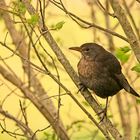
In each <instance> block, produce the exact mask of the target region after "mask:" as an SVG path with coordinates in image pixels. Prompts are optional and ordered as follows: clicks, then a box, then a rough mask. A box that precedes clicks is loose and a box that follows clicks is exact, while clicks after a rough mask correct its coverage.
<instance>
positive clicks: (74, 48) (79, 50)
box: [69, 47, 81, 52]
mask: <svg viewBox="0 0 140 140" xmlns="http://www.w3.org/2000/svg"><path fill="white" fill-rule="evenodd" d="M69 49H70V50H74V51H78V52H81V48H80V47H71V48H69Z"/></svg>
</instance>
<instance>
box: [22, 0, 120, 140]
mask: <svg viewBox="0 0 140 140" xmlns="http://www.w3.org/2000/svg"><path fill="white" fill-rule="evenodd" d="M22 1H23V3H24V4H25V6H26V8H27V10H28V12H29V13H30V14H35V10H34V8H33V7H32V5H30V3H29V1H28V0H22ZM39 29H40V32H41V34H43V32H45V34H43V36H44V38H45V40H46V41H47V42H48V44H49V45H50V47H51V48H52V50H53V51H54V53H55V54H56V56H57V58H58V60H59V61H60V63H61V64H62V65H63V67H64V68H65V70H66V71H67V73H68V74H69V76H70V77H71V79H72V80H73V82H74V83H75V85H76V86H77V87H78V88H80V86H79V83H80V81H79V78H78V76H77V74H76V72H75V71H74V70H73V68H72V67H71V65H70V63H69V61H68V60H67V59H66V57H65V55H64V54H63V53H62V51H61V50H60V48H59V47H58V45H57V43H56V42H55V40H54V39H53V37H52V35H51V34H50V32H49V30H48V28H47V27H46V26H45V27H44V26H43V24H42V22H41V21H40V22H39ZM82 95H83V96H84V98H85V99H86V101H87V102H88V103H89V105H90V106H91V107H92V108H93V110H94V111H95V112H96V113H99V112H100V111H101V108H100V106H99V105H98V103H97V102H96V100H95V99H94V98H93V97H92V96H91V93H90V92H89V91H88V90H85V91H84V92H82ZM104 125H105V126H106V128H107V130H108V131H109V132H110V133H111V135H112V136H113V137H114V138H115V139H117V140H122V136H121V134H120V133H119V131H118V130H117V129H116V128H115V127H114V126H113V125H112V123H111V122H110V121H109V120H108V119H107V120H105V121H104V122H103V126H104ZM103 126H102V127H103ZM106 128H105V127H104V130H103V132H104V133H105V134H106Z"/></svg>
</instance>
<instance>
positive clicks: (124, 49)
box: [120, 46, 131, 53]
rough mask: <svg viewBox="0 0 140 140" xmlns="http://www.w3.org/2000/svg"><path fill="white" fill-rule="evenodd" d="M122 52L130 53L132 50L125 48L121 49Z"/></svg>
mask: <svg viewBox="0 0 140 140" xmlns="http://www.w3.org/2000/svg"><path fill="white" fill-rule="evenodd" d="M120 50H121V51H122V52H124V53H127V52H129V51H130V50H131V49H130V48H129V47H128V46H125V47H121V48H120Z"/></svg>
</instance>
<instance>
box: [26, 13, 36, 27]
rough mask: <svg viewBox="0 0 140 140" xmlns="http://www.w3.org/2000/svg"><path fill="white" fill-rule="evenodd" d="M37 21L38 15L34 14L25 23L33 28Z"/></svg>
mask: <svg viewBox="0 0 140 140" xmlns="http://www.w3.org/2000/svg"><path fill="white" fill-rule="evenodd" d="M38 21H39V16H38V14H34V15H31V18H30V19H27V22H28V23H29V24H32V25H33V26H35V25H36V24H37V23H38Z"/></svg>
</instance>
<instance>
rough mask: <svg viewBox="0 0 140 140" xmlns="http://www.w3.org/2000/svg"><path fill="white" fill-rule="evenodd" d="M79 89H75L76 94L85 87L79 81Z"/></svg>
mask: <svg viewBox="0 0 140 140" xmlns="http://www.w3.org/2000/svg"><path fill="white" fill-rule="evenodd" d="M78 85H79V89H78V91H77V94H78V93H79V92H80V91H84V90H85V89H86V87H85V86H84V85H83V84H82V83H79V84H78Z"/></svg>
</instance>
